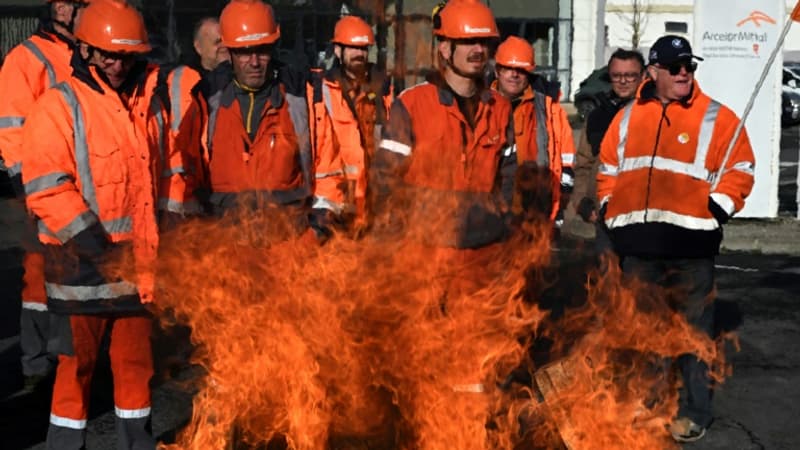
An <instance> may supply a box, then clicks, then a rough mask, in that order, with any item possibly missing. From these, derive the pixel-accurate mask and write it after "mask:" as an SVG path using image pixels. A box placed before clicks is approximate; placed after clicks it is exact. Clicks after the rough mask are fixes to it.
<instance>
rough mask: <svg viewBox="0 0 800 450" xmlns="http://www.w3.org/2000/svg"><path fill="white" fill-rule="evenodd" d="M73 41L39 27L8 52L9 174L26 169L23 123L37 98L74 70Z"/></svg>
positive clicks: (4, 89)
mask: <svg viewBox="0 0 800 450" xmlns="http://www.w3.org/2000/svg"><path fill="white" fill-rule="evenodd" d="M71 55H72V50H71V48H70V44H69V43H67V42H65V41H64V40H63V39H62V38H60V37H59V36H57V35H55V34H50V33H47V32H46V31H44V30H41V29H40V30H39V31H38V32H37V33H36V34H34V35H33V36H31V37H30V38H29V39H27V40H26V41H24V42H23V43H21V44H20V45H18V46H16V47H14V48H13V49H12V50H11V51H10V52H9V53H8V55H6V58H5V61H4V63H3V67H2V70H0V158H2V159H3V160H4V161H5V165H6V167H7V168H8V171H9V176H11V177H12V178H13V177H16V176H19V174H20V172H21V170H22V165H21V162H22V125H23V124H24V123H25V119H26V118H27V117H28V115H29V114H30V111H31V108H32V107H33V104H34V103H35V102H36V100H37V99H38V98H39V97H40V96H41V95H42V94H43V93H44V92H45V91H46V90H47V89H49V88H51V87H53V86H55V85H56V84H57V83H59V82H61V81H63V80H65V79H67V78H69V76H70V74H71V73H72V68H71V67H70V58H71Z"/></svg>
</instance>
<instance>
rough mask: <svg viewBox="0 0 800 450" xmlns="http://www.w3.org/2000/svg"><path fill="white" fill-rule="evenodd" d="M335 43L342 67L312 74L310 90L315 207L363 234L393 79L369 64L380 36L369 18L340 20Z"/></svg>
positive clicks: (327, 219)
mask: <svg viewBox="0 0 800 450" xmlns="http://www.w3.org/2000/svg"><path fill="white" fill-rule="evenodd" d="M331 42H332V43H333V51H334V53H335V55H336V62H337V64H336V65H334V67H333V68H331V69H330V70H328V71H327V72H326V73H322V72H318V71H316V72H312V78H311V83H310V84H309V87H308V102H309V104H310V105H312V106H311V115H312V117H311V119H310V124H311V126H312V139H313V147H314V154H315V166H316V175H315V177H316V185H315V188H314V208H315V209H316V210H317V211H325V212H326V213H325V214H315V217H319V218H321V219H322V220H323V221H324V222H327V223H328V224H331V223H335V224H339V225H340V226H342V227H344V228H345V230H347V231H349V232H351V233H353V234H354V235H355V236H359V235H360V234H361V233H362V232H363V231H364V230H365V228H366V226H367V223H368V211H367V198H368V195H367V194H368V186H367V171H368V170H369V166H370V162H371V161H372V159H373V157H374V155H375V146H376V136H378V137H380V132H381V128H382V127H383V125H384V124H385V123H386V118H387V116H388V114H389V106H390V105H391V102H392V88H391V79H390V78H389V77H388V76H386V74H385V73H384V72H383V71H381V70H380V69H378V68H377V67H376V66H374V65H373V64H371V63H369V62H368V60H367V56H368V55H369V49H370V47H371V46H372V45H374V44H375V36H374V34H373V33H372V28H371V27H370V26H369V24H367V23H366V22H365V21H364V20H363V19H361V18H359V17H356V16H345V17H342V18H341V19H339V21H338V22H337V23H336V27H335V28H334V32H333V39H332V40H331Z"/></svg>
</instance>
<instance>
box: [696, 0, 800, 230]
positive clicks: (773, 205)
mask: <svg viewBox="0 0 800 450" xmlns="http://www.w3.org/2000/svg"><path fill="white" fill-rule="evenodd" d="M784 2H785V0H725V1H719V0H697V1H696V2H695V6H694V26H695V28H694V42H693V45H692V49H693V50H694V54H696V55H698V56H701V57H703V58H705V61H702V62H700V67H699V68H698V70H697V73H696V78H697V81H698V82H699V83H700V88H701V89H703V91H704V92H705V93H706V94H708V95H709V96H711V97H712V98H714V99H716V100H718V101H720V102H722V103H723V104H725V105H727V106H728V107H730V108H731V109H733V111H735V112H736V114H737V115H739V117H741V116H742V113H743V112H744V108H745V106H746V105H747V101H748V100H749V98H750V96H751V94H752V93H753V89H754V88H755V86H756V83H757V82H758V78H759V77H760V76H761V71H762V70H763V68H764V66H765V65H766V64H767V60H768V59H769V55H770V53H771V52H772V50H773V49H774V48H775V46H776V44H777V41H778V37H779V36H780V34H781V30H782V28H783V25H784V23H785V21H786V18H787V14H786V13H785V5H784ZM782 66H783V57H782V55H781V53H780V52H779V53H778V55H777V57H776V58H775V61H774V62H773V64H772V67H771V69H770V72H769V74H768V76H767V79H766V82H765V83H764V85H763V86H762V87H761V91H760V92H759V94H758V97H757V98H756V101H755V103H754V104H753V109H752V110H751V111H750V115H749V116H748V117H747V121H746V122H745V126H746V129H747V134H748V135H749V137H750V144H751V145H752V146H753V152H754V153H755V156H756V177H755V179H756V183H755V186H754V187H753V191H752V192H751V194H750V197H749V198H748V199H747V202H746V204H745V208H744V210H742V211H741V212H739V214H738V215H737V217H775V216H777V214H778V174H779V173H778V163H779V158H780V136H781V128H780V126H781V115H780V114H781V74H782V70H781V68H782Z"/></svg>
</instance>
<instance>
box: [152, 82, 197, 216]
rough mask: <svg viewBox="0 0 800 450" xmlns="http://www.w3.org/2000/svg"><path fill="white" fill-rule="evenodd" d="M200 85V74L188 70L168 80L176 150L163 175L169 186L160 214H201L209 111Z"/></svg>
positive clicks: (171, 134)
mask: <svg viewBox="0 0 800 450" xmlns="http://www.w3.org/2000/svg"><path fill="white" fill-rule="evenodd" d="M162 76H163V75H162ZM199 81H200V74H199V73H198V72H197V71H196V70H194V69H192V68H190V67H188V66H178V67H175V68H174V69H172V70H171V71H169V73H168V74H167V76H166V89H167V92H166V94H167V96H168V104H169V110H168V114H167V115H168V123H169V134H168V136H169V143H168V145H169V147H170V148H172V149H173V151H172V156H173V158H174V160H172V161H168V162H166V164H167V167H166V168H165V171H164V173H163V174H162V178H164V179H166V180H169V181H168V182H169V183H170V186H169V189H162V190H161V192H162V197H161V198H159V200H158V208H159V210H161V211H169V212H172V213H176V214H180V215H197V214H200V212H201V209H200V203H199V202H198V201H197V199H196V198H195V197H194V192H195V190H197V189H198V188H200V187H201V186H203V185H204V184H205V164H204V162H203V158H204V155H205V154H206V151H205V147H206V143H205V140H206V137H207V135H206V130H207V127H206V124H207V123H208V111H207V106H206V104H205V101H204V99H203V98H202V96H200V95H199V94H198V93H197V83H198V82H199ZM176 175H178V176H176Z"/></svg>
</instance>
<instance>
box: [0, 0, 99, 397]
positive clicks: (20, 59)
mask: <svg viewBox="0 0 800 450" xmlns="http://www.w3.org/2000/svg"><path fill="white" fill-rule="evenodd" d="M47 3H48V4H49V5H48V7H47V12H48V14H47V15H46V17H45V18H43V19H42V21H41V22H40V23H39V28H38V29H37V30H36V32H35V33H34V34H33V35H32V36H31V37H30V38H28V39H27V40H26V41H24V42H23V43H22V44H20V45H18V46H16V47H14V48H13V49H11V51H10V52H9V53H8V55H7V56H6V59H5V64H4V65H3V69H2V70H0V99H2V101H1V102H0V177H8V178H10V180H11V184H12V186H13V187H14V190H15V192H16V197H17V198H18V199H20V200H19V201H20V202H22V200H21V199H23V198H24V194H25V193H24V190H23V188H22V175H21V172H22V153H23V151H22V150H23V148H22V125H23V124H24V123H25V119H26V117H27V116H28V115H29V114H30V112H31V110H32V109H33V106H34V104H35V103H36V100H37V99H38V98H39V97H40V96H41V95H42V94H44V91H45V90H47V89H49V88H51V87H53V86H55V85H56V83H59V82H61V81H63V80H65V79H66V78H68V77H69V76H70V73H71V72H72V68H71V67H70V64H69V61H70V58H71V57H72V45H73V41H74V39H75V38H74V36H73V35H72V31H73V26H74V24H75V20H76V19H77V17H78V15H79V14H80V11H81V9H82V8H83V7H84V6H86V3H88V2H86V1H61V0H48V1H47ZM35 228H36V227H35V225H34V224H33V222H30V223H29V227H28V229H27V230H26V233H25V237H26V242H24V243H23V247H25V256H24V259H23V266H24V269H25V272H24V275H23V280H22V281H23V290H22V314H21V316H20V346H21V349H22V372H23V374H24V375H25V387H26V389H34V388H36V387H37V385H39V384H40V383H41V382H42V381H43V380H45V379H46V378H47V376H48V375H50V374H51V373H52V371H53V367H54V366H55V357H54V356H53V355H51V354H50V353H49V352H48V351H47V338H48V334H49V331H48V330H49V328H50V325H49V320H50V316H49V314H48V311H47V299H46V295H45V292H44V257H43V256H42V253H41V248H40V247H39V243H38V241H37V239H36V238H35V234H36V231H35Z"/></svg>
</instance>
